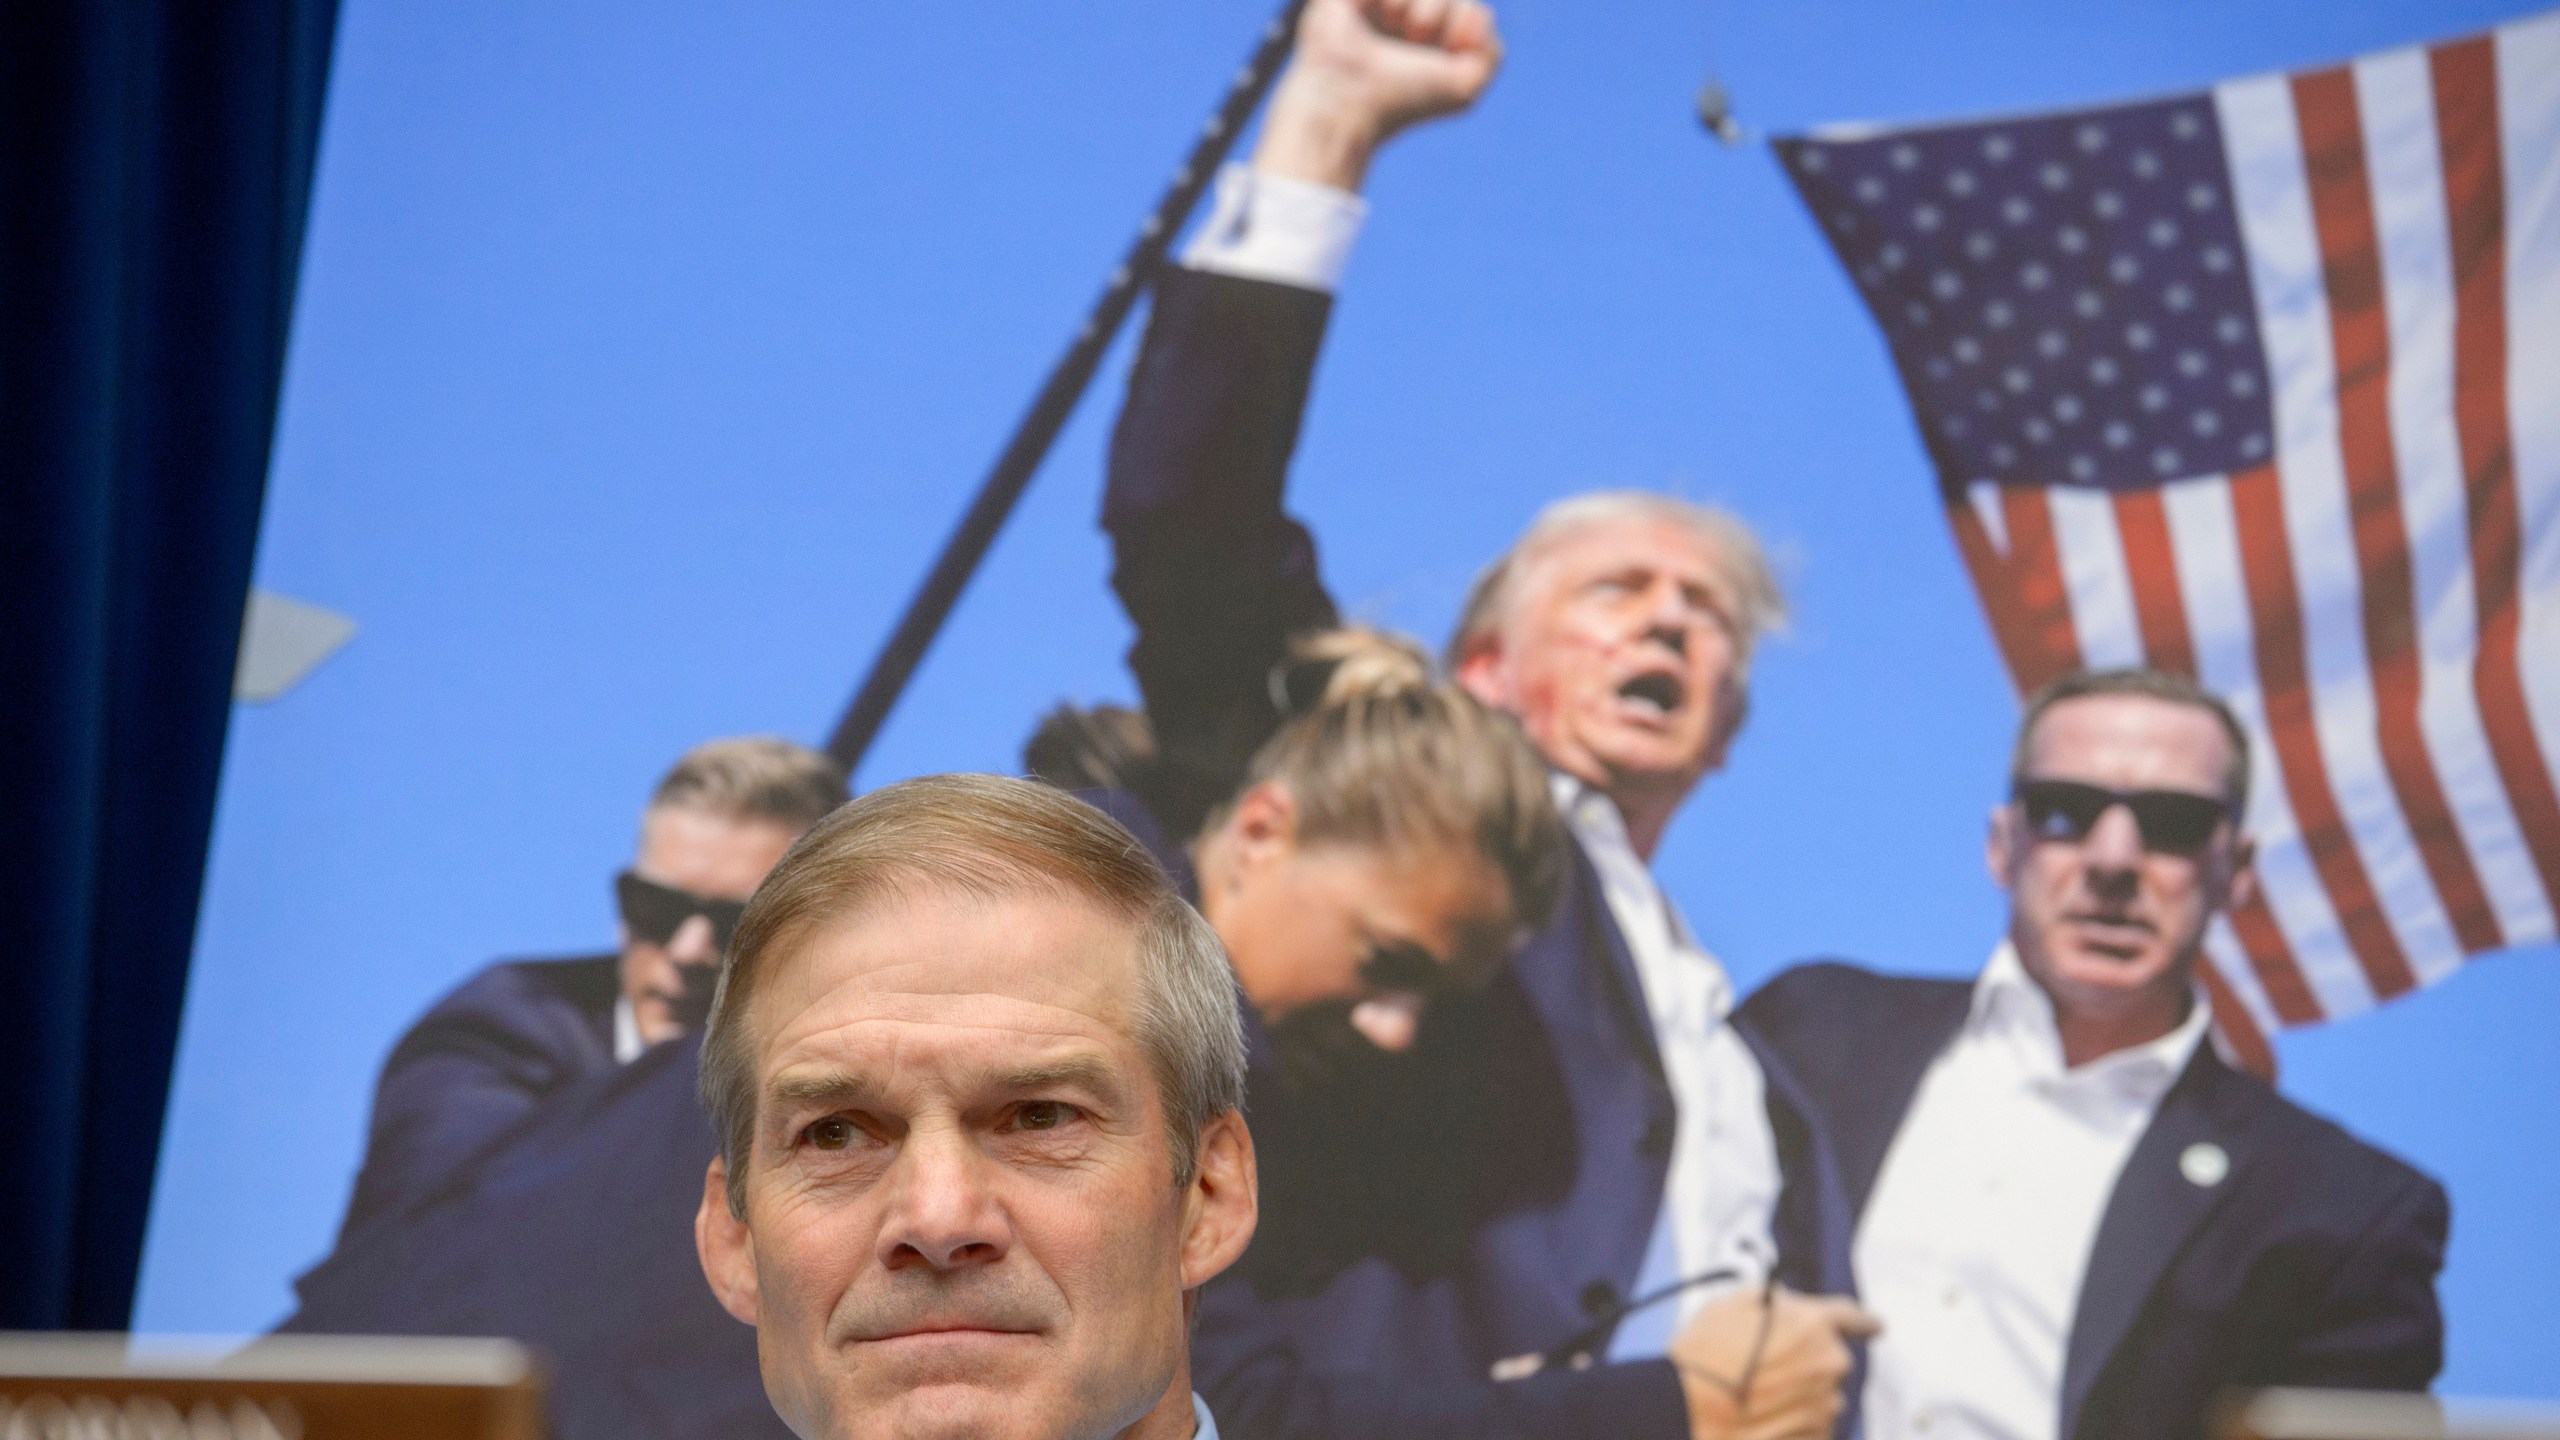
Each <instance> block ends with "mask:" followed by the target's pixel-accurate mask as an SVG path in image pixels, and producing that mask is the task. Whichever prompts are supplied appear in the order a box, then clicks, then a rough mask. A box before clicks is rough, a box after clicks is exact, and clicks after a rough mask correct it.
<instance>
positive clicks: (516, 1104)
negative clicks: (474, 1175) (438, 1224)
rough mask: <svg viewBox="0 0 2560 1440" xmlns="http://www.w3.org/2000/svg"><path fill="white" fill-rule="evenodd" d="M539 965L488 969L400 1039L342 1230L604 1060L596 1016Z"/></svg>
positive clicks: (428, 1187)
mask: <svg viewBox="0 0 2560 1440" xmlns="http://www.w3.org/2000/svg"><path fill="white" fill-rule="evenodd" d="M571 963H578V964H592V963H594V962H571ZM543 968H544V967H542V966H538V965H498V966H493V967H491V968H490V969H489V970H486V971H483V972H482V973H481V974H480V975H478V976H476V977H474V978H473V979H472V980H471V981H470V982H469V983H467V984H465V985H464V986H463V987H462V988H461V989H459V990H457V991H455V992H454V993H453V994H452V995H451V996H449V997H447V998H446V999H445V1000H444V1001H443V1002H441V1003H439V1004H438V1005H437V1006H436V1007H435V1008H434V1009H432V1010H430V1011H428V1012H427V1014H426V1015H425V1016H424V1017H423V1018H421V1019H420V1020H419V1021H418V1023H417V1024H416V1025H415V1026H413V1027H411V1029H410V1031H409V1033H408V1034H406V1035H404V1036H402V1037H401V1038H400V1043H399V1044H398V1045H396V1046H394V1047H393V1049H392V1051H391V1058H390V1059H389V1060H387V1061H385V1062H383V1067H382V1079H381V1082H380V1083H379V1085H378V1086H377V1087H376V1089H375V1092H374V1102H373V1121H372V1125H371V1127H370V1133H369V1134H368V1137H367V1139H366V1143H365V1157H364V1168H363V1170H362V1171H361V1172H360V1173H359V1174H358V1175H357V1177H356V1187H355V1194H354V1196H353V1198H352V1199H350V1200H349V1201H348V1203H347V1218H346V1222H345V1224H344V1225H343V1226H342V1227H341V1229H340V1234H341V1235H351V1234H353V1233H355V1231H356V1230H357V1229H358V1228H359V1227H360V1226H362V1225H365V1224H367V1223H369V1222H371V1221H372V1220H374V1219H375V1218H377V1217H379V1216H383V1215H387V1214H392V1213H396V1212H397V1211H399V1210H402V1209H404V1208H406V1207H407V1206H409V1205H411V1204H413V1203H415V1202H416V1201H418V1200H419V1199H420V1198H422V1197H423V1196H425V1195H426V1194H427V1193H429V1192H430V1191H432V1190H433V1189H435V1188H436V1187H438V1186H440V1185H443V1184H446V1183H448V1182H449V1181H450V1180H451V1179H452V1178H453V1177H454V1176H455V1174H456V1173H457V1172H459V1171H460V1170H461V1169H462V1168H463V1167H464V1166H465V1165H467V1164H468V1163H469V1162H470V1161H471V1160H472V1159H473V1158H474V1157H476V1156H478V1155H479V1154H481V1153H482V1152H483V1151H485V1150H486V1149H488V1147H489V1146H490V1145H491V1144H492V1143H493V1142H495V1141H496V1140H498V1139H499V1138H500V1137H502V1136H504V1135H506V1134H507V1133H508V1132H509V1131H511V1130H513V1129H514V1128H515V1127H516V1126H517V1125H519V1124H521V1123H523V1121H524V1120H525V1118H526V1117H527V1116H529V1115H531V1114H532V1113H533V1111H534V1109H535V1107H536V1106H537V1104H538V1103H539V1102H540V1101H541V1100H542V1099H543V1098H544V1097H545V1096H547V1095H550V1094H552V1093H553V1092H555V1091H557V1090H558V1089H559V1088H560V1087H561V1086H563V1085H565V1084H567V1083H568V1082H569V1081H571V1080H573V1079H576V1078H578V1077H579V1076H581V1075H583V1074H586V1073H588V1072H589V1071H592V1070H597V1069H603V1068H609V1062H610V1058H611V1057H610V1054H609V1053H608V1052H606V1051H605V1050H604V1049H603V1041H602V1039H601V1037H599V1036H596V1035H595V1034H593V1033H592V1023H591V1021H590V1020H589V1019H588V1018H587V1017H586V1016H583V1015H582V1014H580V1013H579V1010H578V1008H577V1007H576V1006H575V1005H573V1004H572V1003H571V1002H570V1000H569V999H568V998H567V997H565V996H563V995H561V994H558V993H555V991H554V989H553V987H551V986H548V985H546V984H544V983H543V981H542V980H541V979H538V978H536V976H538V975H539V974H541V972H542V970H543ZM550 968H553V969H558V968H561V967H559V966H557V965H556V964H555V965H552V966H551V967H550Z"/></svg>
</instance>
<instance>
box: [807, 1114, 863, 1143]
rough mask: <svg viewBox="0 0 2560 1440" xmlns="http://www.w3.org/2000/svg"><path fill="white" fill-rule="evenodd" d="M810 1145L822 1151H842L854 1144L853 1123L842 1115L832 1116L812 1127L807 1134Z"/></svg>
mask: <svg viewBox="0 0 2560 1440" xmlns="http://www.w3.org/2000/svg"><path fill="white" fill-rule="evenodd" d="M805 1133H806V1134H807V1135H808V1137H809V1143H810V1144H812V1145H814V1146H816V1147H818V1148H819V1149H821V1150H842V1149H844V1148H845V1147H846V1146H848V1145H851V1144H852V1143H853V1137H854V1134H855V1131H854V1128H853V1122H852V1121H850V1120H847V1119H845V1118H844V1117H843V1116H841V1115H830V1116H828V1117H827V1118H826V1119H824V1120H820V1121H818V1122H817V1123H816V1124H813V1125H811V1126H810V1127H809V1128H808V1130H807V1131H806V1132H805Z"/></svg>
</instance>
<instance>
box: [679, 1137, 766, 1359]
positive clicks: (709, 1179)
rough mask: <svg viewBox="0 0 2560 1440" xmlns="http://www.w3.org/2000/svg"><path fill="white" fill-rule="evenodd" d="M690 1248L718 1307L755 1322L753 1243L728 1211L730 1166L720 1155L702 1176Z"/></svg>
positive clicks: (753, 1240) (754, 1254) (749, 1321)
mask: <svg viewBox="0 0 2560 1440" xmlns="http://www.w3.org/2000/svg"><path fill="white" fill-rule="evenodd" d="M693 1249H694V1253H695V1254H697V1255H699V1256H701V1257H702V1278H704V1279H706V1280H708V1281H710V1282H711V1293H712V1294H713V1295H716V1296H718V1297H719V1299H720V1308H721V1309H723V1310H726V1311H728V1312H729V1313H730V1314H732V1315H734V1316H736V1317H738V1319H740V1320H742V1321H744V1322H745V1323H747V1324H749V1325H753V1324H754V1323H756V1242H755V1237H754V1236H753V1235H751V1234H749V1233H748V1232H747V1222H746V1221H744V1220H741V1219H739V1218H738V1217H737V1216H736V1215H733V1214H731V1213H730V1211H729V1164H728V1162H727V1161H726V1160H723V1159H721V1158H720V1157H719V1156H716V1155H715V1156H713V1157H712V1159H711V1168H710V1169H709V1170H707V1171H705V1172H704V1173H703V1177H702V1208H701V1209H699V1210H696V1211H694V1212H693Z"/></svg>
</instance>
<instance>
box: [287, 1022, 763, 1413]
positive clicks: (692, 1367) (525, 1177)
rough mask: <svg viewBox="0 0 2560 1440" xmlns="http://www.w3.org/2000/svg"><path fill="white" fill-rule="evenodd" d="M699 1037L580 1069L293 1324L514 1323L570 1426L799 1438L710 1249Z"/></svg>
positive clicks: (339, 1259) (334, 1261)
mask: <svg viewBox="0 0 2560 1440" xmlns="http://www.w3.org/2000/svg"><path fill="white" fill-rule="evenodd" d="M700 1055H701V1046H700V1043H699V1041H698V1040H696V1039H693V1038H687V1039H684V1040H681V1041H670V1042H668V1043H666V1044H664V1045H660V1046H657V1047H656V1048H654V1049H652V1050H650V1051H649V1052H648V1053H647V1054H644V1055H642V1056H641V1057H640V1058H639V1059H637V1060H634V1061H633V1062H631V1063H630V1064H628V1065H624V1066H620V1067H609V1068H608V1069H606V1070H605V1071H603V1072H601V1073H596V1074H590V1075H588V1076H586V1077H584V1078H583V1079H580V1080H576V1081H573V1082H571V1083H569V1084H567V1085H565V1086H563V1087H562V1088H560V1089H559V1090H557V1091H555V1092H553V1093H552V1094H551V1095H549V1096H548V1097H546V1098H545V1099H544V1100H543V1102H542V1103H541V1105H539V1106H538V1107H536V1108H535V1109H534V1110H533V1111H532V1112H531V1113H530V1114H529V1115H528V1116H527V1117H526V1118H525V1119H524V1120H523V1122H522V1123H520V1124H518V1125H517V1126H516V1127H515V1128H514V1129H512V1130H510V1131H509V1132H508V1133H506V1134H505V1135H503V1136H501V1137H499V1138H498V1140H497V1141H496V1142H495V1143H494V1144H492V1145H491V1146H489V1147H488V1148H487V1149H486V1150H485V1151H483V1152H482V1153H481V1154H480V1155H478V1156H477V1157H475V1158H474V1159H472V1160H471V1161H470V1162H469V1163H468V1164H467V1165H466V1166H465V1167H464V1170H463V1172H462V1173H461V1174H459V1175H456V1176H454V1177H451V1178H450V1179H449V1180H447V1181H446V1183H444V1184H443V1185H441V1186H439V1187H437V1188H436V1189H434V1190H433V1191H431V1192H430V1193H428V1194H427V1195H426V1196H425V1197H424V1198H423V1199H421V1200H420V1201H418V1202H417V1203H415V1204H412V1205H410V1206H408V1207H407V1208H406V1209H404V1210H403V1211H401V1212H399V1213H396V1214H392V1215H389V1216H386V1217H384V1218H382V1219H381V1220H380V1221H378V1222H377V1223H375V1224H373V1225H370V1226H368V1227H366V1228H365V1229H364V1230H363V1231H361V1232H358V1233H354V1234H351V1235H348V1236H346V1237H344V1238H343V1239H341V1240H340V1242H339V1244H338V1248H337V1251H336V1252H335V1253H334V1254H332V1255H331V1256H330V1257H329V1258H328V1259H327V1260H326V1261H324V1262H322V1263H321V1264H320V1265H319V1266H318V1267H316V1268H315V1269H313V1270H312V1272H311V1273H310V1274H308V1275H305V1276H304V1277H303V1278H302V1280H301V1282H300V1285H299V1289H300V1291H301V1295H302V1308H301V1310H300V1311H299V1312H298V1313H297V1314H295V1315H294V1317H293V1318H292V1319H290V1320H288V1321H286V1322H285V1324H284V1325H283V1326H281V1327H280V1328H281V1329H282V1330H283V1331H285V1332H287V1333H301V1334H356V1335H503V1336H507V1337H509V1338H511V1339H514V1340H518V1341H521V1342H523V1343H525V1344H527V1345H530V1346H533V1347H534V1348H535V1349H537V1350H538V1351H539V1352H540V1353H541V1354H542V1355H543V1356H544V1357H545V1358H546V1359H547V1360H548V1361H549V1362H550V1376H549V1402H550V1411H551V1426H552V1431H553V1433H554V1434H556V1435H558V1436H559V1437H560V1440H789V1436H790V1433H791V1432H790V1430H789V1429H788V1428H786V1427H785V1426H784V1425H783V1423H782V1421H781V1420H780V1419H778V1418H777V1417H776V1416H775V1415H774V1413H773V1407H772V1406H771V1405H770V1404H769V1403H767V1401H766V1400H765V1394H764V1380H763V1377H762V1375H761V1374H760V1372H759V1371H758V1369H757V1365H756V1334H755V1331H754V1330H753V1329H752V1328H750V1327H748V1326H746V1325H742V1324H740V1323H738V1322H737V1321H736V1320H733V1319H731V1318H730V1317H729V1314H728V1312H727V1311H725V1310H723V1309H721V1308H720V1304H719V1302H718V1301H717V1300H715V1299H713V1298H712V1294H711V1287H710V1285H709V1284H708V1282H706V1281H705V1280H704V1279H703V1278H702V1266H701V1262H700V1261H699V1260H697V1259H696V1258H695V1254H694V1245H693V1217H694V1210H695V1208H696V1206H697V1205H699V1204H700V1202H701V1199H702V1178H703V1171H704V1169H705V1168H706V1167H707V1166H709V1165H710V1163H711V1157H712V1156H713V1155H714V1154H715V1153H717V1152H718V1150H719V1145H718V1142H717V1141H716V1140H715V1139H714V1137H713V1135H712V1133H711V1123H710V1120H709V1119H708V1117H706V1116H705V1115H704V1114H703V1111H702V1107H701V1105H700V1104H699V1103H698V1102H697V1101H696V1100H695V1099H694V1087H695V1084H696V1077H697V1075H698V1073H699V1069H700Z"/></svg>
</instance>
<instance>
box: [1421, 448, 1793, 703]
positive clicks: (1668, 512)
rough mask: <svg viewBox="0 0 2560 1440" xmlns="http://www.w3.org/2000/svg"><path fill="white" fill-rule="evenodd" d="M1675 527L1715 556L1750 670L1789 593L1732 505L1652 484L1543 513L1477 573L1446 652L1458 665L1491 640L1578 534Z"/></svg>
mask: <svg viewBox="0 0 2560 1440" xmlns="http://www.w3.org/2000/svg"><path fill="white" fill-rule="evenodd" d="M1629 523H1637V524H1656V525H1670V526H1672V527H1674V528H1677V529H1680V530H1685V531H1687V532H1688V533H1689V534H1690V535H1691V536H1693V537H1695V538H1696V539H1697V541H1698V543H1699V545H1700V546H1701V547H1702V548H1703V549H1704V550H1705V551H1706V553H1707V554H1708V555H1709V556H1710V557H1712V560H1713V563H1714V565H1715V570H1716V574H1717V575H1718V576H1719V577H1720V578H1721V579H1722V580H1723V581H1724V583H1725V587H1726V590H1727V594H1726V595H1725V596H1724V597H1723V599H1724V603H1725V608H1726V609H1727V610H1729V611H1730V612H1731V613H1729V614H1727V615H1726V616H1725V617H1724V618H1725V621H1726V623H1727V624H1729V625H1731V626H1732V627H1733V638H1734V657H1735V662H1736V676H1737V678H1741V677H1744V676H1747V675H1748V674H1749V673H1750V666H1751V652H1752V650H1753V648H1754V647H1755V646H1757V645H1758V644H1759V641H1760V637H1761V636H1763V635H1766V634H1768V633H1769V632H1771V631H1773V630H1776V629H1778V628H1779V627H1780V626H1782V625H1784V624H1785V623H1786V618H1787V597H1786V592H1785V591H1784V590H1783V589H1781V588H1780V586H1779V584H1778V576H1777V572H1776V570H1775V569H1774V568H1773V567H1771V565H1770V564H1769V555H1768V552H1767V550H1766V549H1765V548H1763V547H1762V545H1761V544H1760V537H1759V536H1757V535H1755V534H1753V533H1752V530H1751V527H1750V526H1748V525H1746V524H1744V523H1743V522H1742V521H1741V519H1740V518H1738V517H1737V516H1735V515H1733V514H1732V513H1731V512H1729V511H1725V510H1720V509H1718V508H1716V507H1715V506H1713V505H1701V504H1698V503H1697V502H1695V501H1692V500H1683V499H1681V498H1680V497H1678V496H1676V495H1664V494H1660V493H1658V492H1656V491H1652V490H1594V491H1590V492H1588V493H1586V494H1581V495H1568V496H1566V497H1565V498H1563V499H1561V500H1558V501H1556V502H1555V503H1553V504H1551V505H1549V506H1547V508H1546V509H1544V510H1541V511H1539V512H1538V518H1536V519H1535V520H1532V521H1530V522H1529V528H1528V529H1527V530H1525V531H1523V532H1521V535H1520V538H1519V539H1518V540H1516V541H1513V542H1512V545H1511V548H1510V549H1508V550H1506V551H1504V552H1503V553H1502V554H1501V555H1499V556H1497V557H1495V559H1494V561H1493V563H1492V564H1490V565H1487V566H1486V567H1484V569H1483V571H1482V572H1481V573H1479V574H1478V575H1477V576H1476V581H1475V584H1474V585H1473V586H1472V587H1470V588H1469V589H1468V591H1467V603H1466V605H1465V607H1464V608H1463V609H1461V610H1460V611H1459V612H1458V628H1457V631H1456V633H1455V634H1453V635H1451V636H1450V637H1449V647H1448V650H1447V652H1446V657H1447V660H1448V664H1449V668H1450V669H1452V670H1455V669H1456V668H1458V666H1459V665H1460V664H1462V663H1463V662H1465V660H1466V659H1467V658H1468V657H1469V656H1471V655H1473V654H1474V653H1475V652H1476V651H1477V650H1479V649H1480V648H1482V647H1483V646H1484V645H1485V644H1487V643H1488V642H1490V641H1491V640H1492V639H1493V637H1494V635H1495V633H1496V632H1497V631H1499V630H1500V629H1501V628H1502V622H1503V619H1504V617H1505V616H1506V615H1508V614H1509V613H1510V608H1511V604H1512V602H1513V600H1514V599H1516V598H1517V596H1518V594H1519V591H1520V588H1521V586H1522V585H1523V584H1524V583H1525V581H1526V579H1527V577H1528V576H1530V575H1531V574H1533V573H1535V571H1536V569H1537V566H1538V562H1539V561H1540V560H1543V559H1545V558H1546V557H1547V555H1548V553H1549V552H1551V551H1553V550H1554V549H1555V548H1556V546H1557V545H1558V544H1559V543H1560V542H1562V541H1564V540H1567V539H1569V538H1571V537H1572V536H1574V535H1576V534H1578V533H1580V532H1582V531H1585V530H1591V529H1596V528H1598V527H1601V526H1607V525H1624V524H1629Z"/></svg>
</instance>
